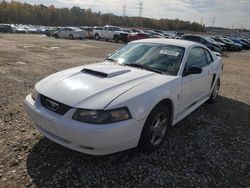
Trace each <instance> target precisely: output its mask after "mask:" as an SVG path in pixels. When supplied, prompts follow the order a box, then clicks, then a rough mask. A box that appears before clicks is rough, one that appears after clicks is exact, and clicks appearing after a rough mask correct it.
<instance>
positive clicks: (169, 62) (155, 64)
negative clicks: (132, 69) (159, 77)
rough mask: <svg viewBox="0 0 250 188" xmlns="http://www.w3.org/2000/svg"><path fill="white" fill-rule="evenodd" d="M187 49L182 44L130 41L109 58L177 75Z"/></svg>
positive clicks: (125, 63)
mask: <svg viewBox="0 0 250 188" xmlns="http://www.w3.org/2000/svg"><path fill="white" fill-rule="evenodd" d="M184 52H185V49H184V48H183V47H180V46H174V45H167V44H155V43H129V44H127V45H126V46H124V47H123V48H121V49H119V50H118V51H116V52H115V53H114V54H113V55H111V56H110V57H109V59H113V60H115V61H118V62H119V63H122V64H124V65H128V66H129V65H131V64H132V65H136V64H137V65H141V66H144V67H148V68H152V69H155V70H157V71H160V72H162V73H168V74H173V75H177V73H178V71H179V67H180V64H181V61H182V57H183V54H184Z"/></svg>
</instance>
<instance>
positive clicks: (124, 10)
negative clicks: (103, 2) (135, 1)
mask: <svg viewBox="0 0 250 188" xmlns="http://www.w3.org/2000/svg"><path fill="white" fill-rule="evenodd" d="M122 8H123V17H125V16H126V5H125V4H123V6H122Z"/></svg>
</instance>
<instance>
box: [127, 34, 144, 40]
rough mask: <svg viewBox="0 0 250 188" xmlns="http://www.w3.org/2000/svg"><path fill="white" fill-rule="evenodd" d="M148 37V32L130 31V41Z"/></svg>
mask: <svg viewBox="0 0 250 188" xmlns="http://www.w3.org/2000/svg"><path fill="white" fill-rule="evenodd" d="M146 38H149V36H148V34H147V33H130V34H129V35H128V41H133V40H139V39H146Z"/></svg>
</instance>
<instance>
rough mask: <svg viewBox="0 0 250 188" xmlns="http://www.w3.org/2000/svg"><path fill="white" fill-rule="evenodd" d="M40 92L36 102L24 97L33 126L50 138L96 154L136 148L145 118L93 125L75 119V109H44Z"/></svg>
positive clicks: (72, 147) (70, 146) (84, 151)
mask: <svg viewBox="0 0 250 188" xmlns="http://www.w3.org/2000/svg"><path fill="white" fill-rule="evenodd" d="M39 101H40V95H38V97H37V100H36V102H35V101H34V100H33V99H32V98H31V95H28V96H27V97H26V98H25V100H24V106H25V110H26V112H27V114H28V115H29V117H30V118H31V120H32V122H33V125H34V127H35V128H36V129H38V130H39V131H40V132H41V133H42V134H43V135H44V136H45V137H47V138H48V139H50V140H52V141H54V142H56V143H58V144H60V145H63V146H65V147H67V148H70V149H73V150H76V151H80V152H83V153H88V154H93V155H105V154H110V153H114V152H118V151H122V150H126V149H129V148H133V147H136V146H137V145H138V142H139V138H140V134H141V131H142V128H143V125H144V122H145V120H140V121H136V120H134V119H130V120H127V121H122V122H117V123H112V124H106V125H93V124H87V123H82V122H79V121H75V120H73V119H72V115H73V114H74V112H75V110H76V109H74V108H72V109H70V110H69V111H68V112H67V113H66V114H64V115H59V114H56V113H54V112H52V111H50V110H48V109H46V108H44V107H43V106H42V105H41V103H40V102H39Z"/></svg>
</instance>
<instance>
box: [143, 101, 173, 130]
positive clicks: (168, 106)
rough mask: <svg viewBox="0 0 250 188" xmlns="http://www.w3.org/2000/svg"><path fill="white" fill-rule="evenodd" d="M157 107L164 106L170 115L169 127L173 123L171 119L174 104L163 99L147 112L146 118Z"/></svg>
mask: <svg viewBox="0 0 250 188" xmlns="http://www.w3.org/2000/svg"><path fill="white" fill-rule="evenodd" d="M159 105H164V106H166V107H167V108H168V110H169V113H170V120H171V125H172V123H173V118H174V103H173V101H172V100H171V99H170V98H165V99H162V100H161V101H159V102H158V103H157V104H156V105H155V106H154V107H153V108H152V109H151V110H150V112H149V114H148V116H149V115H150V114H151V112H152V111H153V110H154V109H155V108H156V107H157V106H159ZM148 116H147V118H148Z"/></svg>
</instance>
